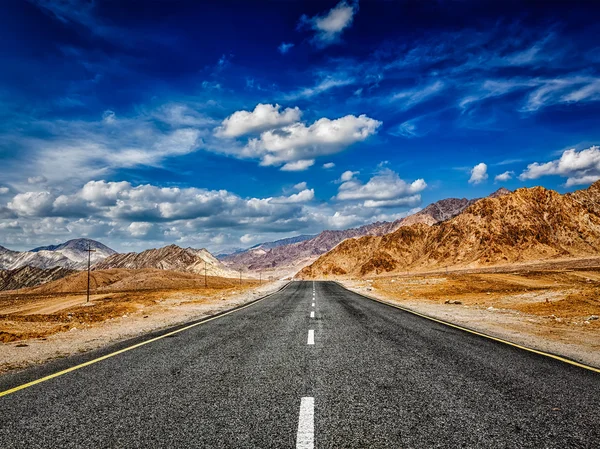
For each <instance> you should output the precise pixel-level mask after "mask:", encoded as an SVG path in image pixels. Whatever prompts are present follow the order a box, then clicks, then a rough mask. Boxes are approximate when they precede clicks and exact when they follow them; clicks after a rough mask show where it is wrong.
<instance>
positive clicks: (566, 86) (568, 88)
mask: <svg viewBox="0 0 600 449" xmlns="http://www.w3.org/2000/svg"><path fill="white" fill-rule="evenodd" d="M535 82H536V85H537V88H536V89H535V90H534V91H533V92H531V93H530V94H529V96H528V97H527V100H526V102H525V105H524V106H523V110H524V111H527V112H534V111H537V110H538V109H541V108H543V107H548V106H552V105H554V104H561V103H584V102H588V101H599V100H600V78H595V77H588V76H567V77H563V78H555V79H543V80H535Z"/></svg>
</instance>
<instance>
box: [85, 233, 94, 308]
mask: <svg viewBox="0 0 600 449" xmlns="http://www.w3.org/2000/svg"><path fill="white" fill-rule="evenodd" d="M86 251H87V253H88V279H87V281H88V282H87V300H86V301H85V302H90V266H91V262H92V253H95V252H96V250H95V249H92V244H91V243H88V249H87V250H86Z"/></svg>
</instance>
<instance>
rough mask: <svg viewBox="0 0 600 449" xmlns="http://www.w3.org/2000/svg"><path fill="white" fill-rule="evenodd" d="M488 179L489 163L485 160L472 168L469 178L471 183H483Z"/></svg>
mask: <svg viewBox="0 0 600 449" xmlns="http://www.w3.org/2000/svg"><path fill="white" fill-rule="evenodd" d="M487 179H488V174H487V165H486V164H484V163H483V162H481V163H479V164H477V165H476V166H475V167H473V168H472V169H471V178H469V184H481V183H482V182H484V181H485V180H487Z"/></svg>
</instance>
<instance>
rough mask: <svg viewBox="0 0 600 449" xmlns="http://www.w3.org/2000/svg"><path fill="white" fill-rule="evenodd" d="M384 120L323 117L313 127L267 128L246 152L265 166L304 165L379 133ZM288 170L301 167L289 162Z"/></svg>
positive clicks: (302, 124)
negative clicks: (269, 129)
mask: <svg viewBox="0 0 600 449" xmlns="http://www.w3.org/2000/svg"><path fill="white" fill-rule="evenodd" d="M380 126H381V122H380V121H378V120H374V119H372V118H369V117H367V116H366V115H360V116H358V117H356V116H354V115H347V116H345V117H341V118H339V119H335V120H330V119H328V118H321V119H319V120H317V121H316V122H315V123H313V124H312V125H310V126H306V125H305V124H304V123H295V124H293V125H289V126H285V127H283V128H281V129H279V130H274V131H266V132H264V133H262V134H261V135H260V137H259V138H254V139H251V140H250V141H249V142H248V145H247V147H246V149H245V154H246V155H248V156H251V157H258V158H260V159H261V165H266V166H269V165H282V164H286V165H288V164H289V163H293V162H298V163H299V167H300V168H302V167H303V168H306V166H307V165H308V164H309V161H310V165H312V163H314V161H313V159H314V158H316V157H318V156H324V155H329V154H335V153H338V152H340V151H342V150H344V149H345V148H347V147H348V146H350V145H352V144H354V143H357V142H362V141H364V140H365V139H367V138H368V137H369V136H371V135H373V134H375V133H376V132H377V130H378V128H379V127H380ZM299 161H303V162H299ZM287 169H288V170H290V169H298V168H297V167H296V166H293V165H288V168H287Z"/></svg>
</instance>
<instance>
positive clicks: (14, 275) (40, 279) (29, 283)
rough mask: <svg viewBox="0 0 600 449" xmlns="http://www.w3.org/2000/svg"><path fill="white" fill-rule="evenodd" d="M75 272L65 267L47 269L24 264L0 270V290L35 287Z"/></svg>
mask: <svg viewBox="0 0 600 449" xmlns="http://www.w3.org/2000/svg"><path fill="white" fill-rule="evenodd" d="M73 273H75V271H74V270H69V269H67V268H61V267H54V268H50V269H47V270H44V269H42V268H36V267H30V266H24V267H21V268H15V269H14V270H0V291H2V290H17V289H20V288H24V287H35V286H37V285H40V284H45V283H46V282H50V281H55V280H57V279H61V278H63V277H65V276H68V275H70V274H73Z"/></svg>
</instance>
